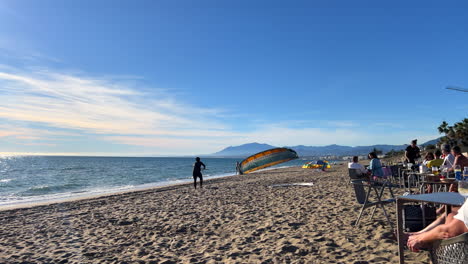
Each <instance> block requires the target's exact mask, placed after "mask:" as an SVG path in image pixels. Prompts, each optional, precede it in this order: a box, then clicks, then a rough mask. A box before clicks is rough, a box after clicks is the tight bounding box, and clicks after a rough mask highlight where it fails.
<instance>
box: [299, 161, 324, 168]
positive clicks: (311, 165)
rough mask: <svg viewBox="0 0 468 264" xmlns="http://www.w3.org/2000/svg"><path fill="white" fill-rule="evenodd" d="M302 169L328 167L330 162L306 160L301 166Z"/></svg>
mask: <svg viewBox="0 0 468 264" xmlns="http://www.w3.org/2000/svg"><path fill="white" fill-rule="evenodd" d="M302 168H304V169H330V168H331V166H330V163H328V161H326V160H317V161H316V162H307V163H306V164H304V165H303V166H302Z"/></svg>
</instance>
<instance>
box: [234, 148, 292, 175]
mask: <svg viewBox="0 0 468 264" xmlns="http://www.w3.org/2000/svg"><path fill="white" fill-rule="evenodd" d="M297 158H298V156H297V153H296V151H294V150H292V149H288V148H274V149H269V150H265V151H262V152H259V153H257V154H255V155H252V156H250V157H248V158H246V159H245V160H243V161H242V162H241V163H240V169H241V171H242V172H243V173H250V172H253V171H256V170H260V169H263V168H266V167H270V166H273V165H276V164H280V163H283V162H286V161H290V160H293V159H297Z"/></svg>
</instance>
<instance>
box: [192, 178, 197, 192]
mask: <svg viewBox="0 0 468 264" xmlns="http://www.w3.org/2000/svg"><path fill="white" fill-rule="evenodd" d="M193 187H195V189H196V188H197V177H196V176H193Z"/></svg>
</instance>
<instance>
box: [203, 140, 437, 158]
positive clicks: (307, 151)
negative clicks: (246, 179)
mask: <svg viewBox="0 0 468 264" xmlns="http://www.w3.org/2000/svg"><path fill="white" fill-rule="evenodd" d="M438 140H439V139H434V140H431V141H428V142H426V143H424V144H421V145H423V146H426V145H429V144H432V145H434V144H436V143H437V141H438ZM406 146H407V145H372V146H357V147H350V146H340V145H328V146H320V147H317V146H303V145H299V146H290V147H288V148H291V149H293V150H295V151H296V152H297V154H298V155H299V156H301V157H307V156H329V155H333V156H352V155H366V154H367V153H369V152H371V151H372V150H373V149H374V148H376V149H378V150H382V151H383V153H387V152H389V151H391V150H396V151H398V150H403V149H405V148H406ZM271 148H276V146H272V145H268V144H261V143H248V144H244V145H240V146H230V147H227V148H225V149H223V150H221V151H219V152H216V153H213V154H211V155H209V156H212V157H246V156H250V155H252V154H255V153H257V152H261V151H264V150H267V149H271Z"/></svg>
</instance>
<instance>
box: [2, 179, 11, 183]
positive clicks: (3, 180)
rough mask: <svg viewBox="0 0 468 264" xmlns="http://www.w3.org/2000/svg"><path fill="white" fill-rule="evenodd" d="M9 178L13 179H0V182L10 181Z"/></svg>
mask: <svg viewBox="0 0 468 264" xmlns="http://www.w3.org/2000/svg"><path fill="white" fill-rule="evenodd" d="M11 180H13V179H1V180H0V183H7V182H11Z"/></svg>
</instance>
